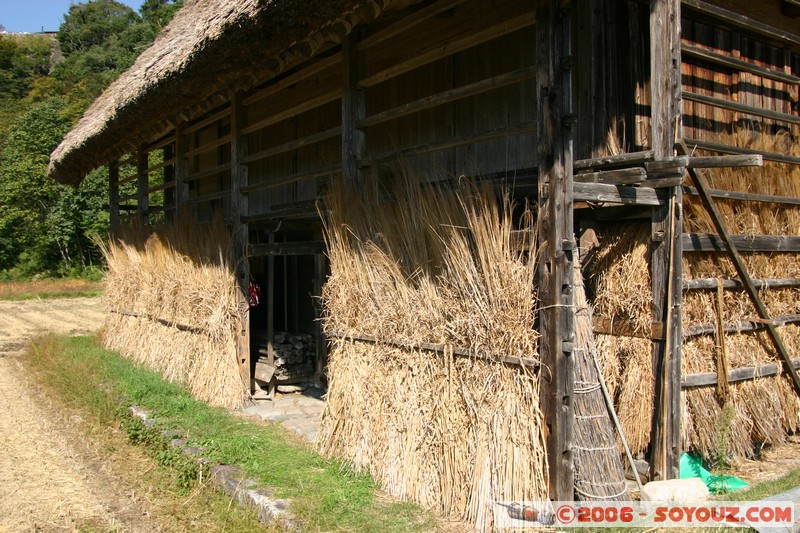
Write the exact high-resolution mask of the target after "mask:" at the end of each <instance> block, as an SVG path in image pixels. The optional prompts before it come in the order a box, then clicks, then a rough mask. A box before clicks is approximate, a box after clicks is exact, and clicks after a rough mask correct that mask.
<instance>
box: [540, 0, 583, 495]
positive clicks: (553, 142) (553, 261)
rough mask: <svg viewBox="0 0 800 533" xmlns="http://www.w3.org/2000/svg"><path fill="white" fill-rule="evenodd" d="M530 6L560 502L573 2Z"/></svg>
mask: <svg viewBox="0 0 800 533" xmlns="http://www.w3.org/2000/svg"><path fill="white" fill-rule="evenodd" d="M535 5H536V84H537V91H536V95H537V96H538V98H539V101H538V102H537V105H536V108H537V123H538V124H539V132H538V161H539V162H538V169H539V179H538V187H539V194H538V207H539V211H538V212H539V216H538V220H537V226H538V236H539V245H540V250H541V251H542V253H541V254H539V259H538V266H537V270H538V277H539V304H540V305H539V331H540V335H541V337H540V340H539V352H540V357H541V361H542V365H543V366H544V367H546V368H547V369H549V375H547V376H545V377H544V379H543V380H542V385H541V401H540V405H541V406H542V411H543V413H544V416H545V424H546V426H547V431H546V435H547V456H548V466H549V468H550V476H549V481H550V486H549V489H550V499H551V500H554V501H565V500H572V499H573V498H574V488H573V483H574V465H573V444H574V443H573V408H572V401H573V398H572V392H573V388H574V375H573V366H574V362H573V353H572V350H573V348H574V345H575V324H574V319H573V313H574V310H573V306H574V295H573V290H574V283H573V261H574V258H573V253H574V250H575V241H574V231H573V222H572V221H573V197H572V194H573V188H572V174H573V168H572V160H573V151H572V131H571V123H570V122H565V120H564V119H565V118H566V117H567V116H570V115H571V114H572V77H571V76H572V73H571V70H572V67H571V66H570V65H569V64H568V63H565V62H563V60H564V58H566V57H569V56H570V43H571V35H570V33H571V32H570V27H571V18H572V17H571V13H570V11H569V10H568V8H570V7H571V3H570V2H564V1H560V0H537V1H536V3H535ZM531 149H534V147H531Z"/></svg>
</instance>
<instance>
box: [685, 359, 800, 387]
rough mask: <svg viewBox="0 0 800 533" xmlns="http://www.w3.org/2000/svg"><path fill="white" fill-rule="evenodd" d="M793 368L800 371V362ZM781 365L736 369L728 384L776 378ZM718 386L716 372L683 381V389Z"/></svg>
mask: <svg viewBox="0 0 800 533" xmlns="http://www.w3.org/2000/svg"><path fill="white" fill-rule="evenodd" d="M792 366H793V367H794V368H795V370H797V369H800V360H798V359H795V360H794V361H792ZM780 368H781V365H780V364H778V363H768V364H764V365H759V366H747V367H743V368H736V369H734V370H731V371H729V372H728V383H736V382H739V381H752V380H754V379H757V378H765V377H769V376H775V375H777V374H778V371H779V370H780ZM716 385H717V373H716V372H701V373H698V374H689V375H688V376H684V378H683V381H681V388H682V389H697V388H700V387H715V386H716Z"/></svg>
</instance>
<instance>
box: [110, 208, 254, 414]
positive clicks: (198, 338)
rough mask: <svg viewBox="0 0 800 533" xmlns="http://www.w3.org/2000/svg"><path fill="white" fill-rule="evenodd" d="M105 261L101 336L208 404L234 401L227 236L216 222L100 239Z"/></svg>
mask: <svg viewBox="0 0 800 533" xmlns="http://www.w3.org/2000/svg"><path fill="white" fill-rule="evenodd" d="M101 246H102V249H103V253H104V254H105V257H106V261H107V264H108V273H107V275H106V290H105V296H104V298H105V303H106V306H107V307H108V309H109V311H110V312H109V315H108V319H107V322H106V325H105V328H104V333H103V341H104V343H105V344H106V346H107V347H109V348H111V349H114V350H118V351H120V352H121V353H122V354H123V355H125V356H127V357H129V358H131V359H133V360H134V361H136V362H138V363H142V364H144V365H146V366H148V367H150V368H153V369H155V370H158V371H160V372H162V373H163V375H164V377H165V378H166V379H168V380H170V381H175V382H179V383H182V384H184V385H186V386H187V387H188V388H189V390H190V391H191V392H192V394H193V395H194V396H195V397H197V398H198V399H201V400H205V401H207V402H209V403H210V404H212V405H221V406H225V407H238V406H240V405H241V404H242V403H243V402H244V400H245V398H246V393H247V388H246V386H245V384H244V383H243V382H242V378H241V374H240V372H239V367H238V363H237V352H236V332H237V331H238V330H239V328H240V327H241V324H242V319H243V317H242V314H240V312H239V310H238V309H237V307H236V298H235V292H234V291H235V278H234V276H233V274H232V265H231V260H230V252H231V241H230V234H229V232H228V230H227V229H226V228H225V226H224V224H222V223H221V222H220V221H216V222H213V223H211V224H207V225H203V226H199V225H197V224H195V223H192V222H190V221H188V220H182V221H180V222H177V223H175V224H172V225H168V226H165V227H163V228H159V229H156V230H154V231H149V230H146V229H142V228H128V229H125V230H122V231H121V232H119V233H118V234H117V235H115V236H114V237H113V238H111V239H110V240H109V241H108V243H101Z"/></svg>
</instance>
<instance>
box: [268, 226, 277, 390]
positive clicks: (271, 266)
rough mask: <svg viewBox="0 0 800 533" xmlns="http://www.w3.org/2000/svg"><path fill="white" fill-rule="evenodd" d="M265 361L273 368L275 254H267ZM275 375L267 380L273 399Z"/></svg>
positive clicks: (271, 234)
mask: <svg viewBox="0 0 800 533" xmlns="http://www.w3.org/2000/svg"><path fill="white" fill-rule="evenodd" d="M268 242H269V244H275V231H274V230H270V232H269V240H268ZM267 363H269V366H270V368H275V254H269V256H267ZM276 388H277V384H276V383H275V376H272V379H271V380H270V382H269V398H270V399H271V400H272V399H275V389H276Z"/></svg>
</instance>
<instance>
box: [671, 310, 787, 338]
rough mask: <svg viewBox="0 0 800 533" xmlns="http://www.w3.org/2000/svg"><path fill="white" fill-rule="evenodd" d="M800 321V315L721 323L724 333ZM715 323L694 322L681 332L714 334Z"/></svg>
mask: <svg viewBox="0 0 800 533" xmlns="http://www.w3.org/2000/svg"><path fill="white" fill-rule="evenodd" d="M798 322H800V315H782V316H775V317H772V318H770V319H769V320H765V319H761V318H753V319H750V320H740V321H738V322H728V323H726V324H723V332H724V333H747V332H749V331H760V330H762V329H766V328H767V325H772V326H775V327H780V326H785V325H786V324H796V323H798ZM718 332H719V331H718V327H717V324H694V325H692V326H689V327H688V328H686V329H685V330H684V332H683V334H684V336H685V337H698V336H701V335H716V334H717V333H718Z"/></svg>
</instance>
